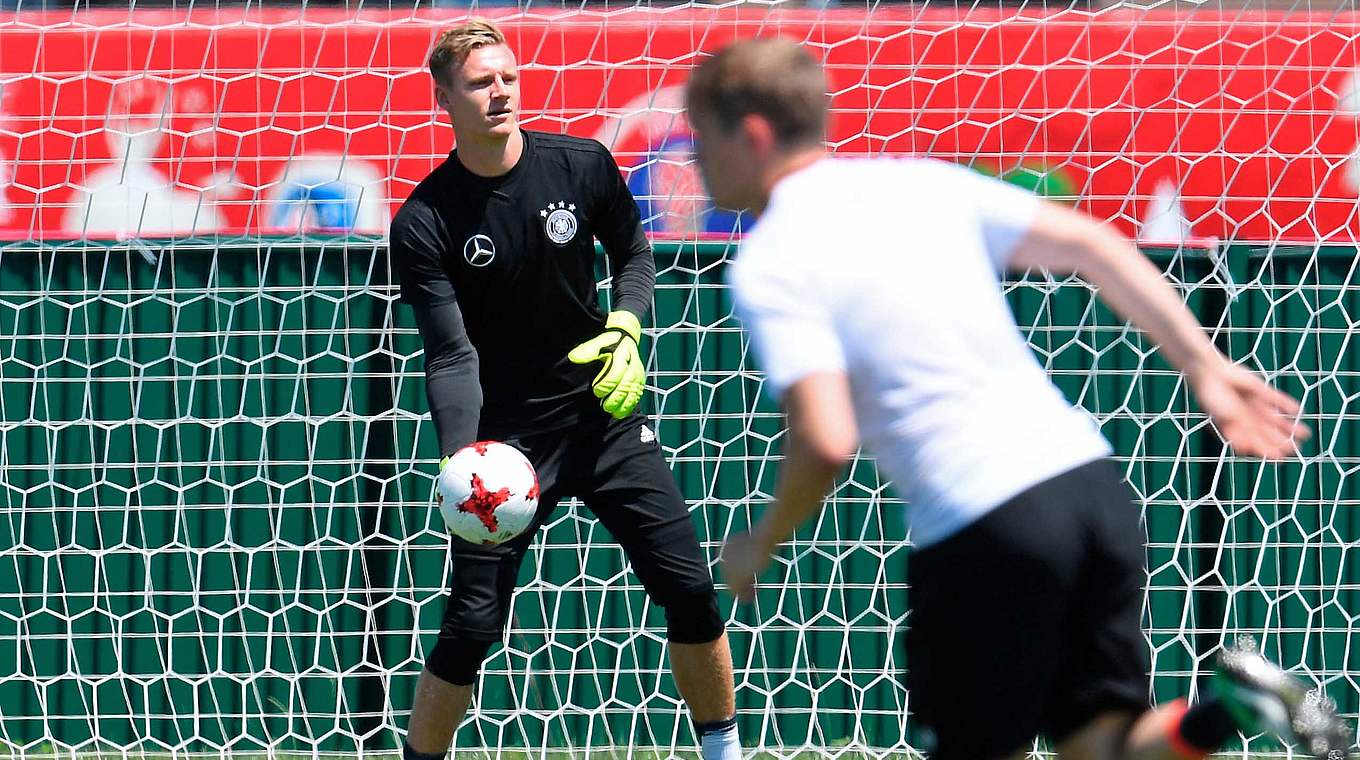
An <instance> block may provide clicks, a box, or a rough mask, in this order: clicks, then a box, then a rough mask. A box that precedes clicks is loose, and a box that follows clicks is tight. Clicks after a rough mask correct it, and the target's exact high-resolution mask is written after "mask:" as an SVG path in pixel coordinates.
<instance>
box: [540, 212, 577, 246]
mask: <svg viewBox="0 0 1360 760" xmlns="http://www.w3.org/2000/svg"><path fill="white" fill-rule="evenodd" d="M575 212H576V204H575V203H567V202H566V201H558V202H556V203H549V204H548V207H547V208H545V209H543V210H541V211H539V212H538V215H539V216H541V217H543V231H544V232H546V233H548V239H549V240H551V241H553V243H554V244H555V245H566V244H567V243H570V242H571V239H572V238H574V237H576V213H575Z"/></svg>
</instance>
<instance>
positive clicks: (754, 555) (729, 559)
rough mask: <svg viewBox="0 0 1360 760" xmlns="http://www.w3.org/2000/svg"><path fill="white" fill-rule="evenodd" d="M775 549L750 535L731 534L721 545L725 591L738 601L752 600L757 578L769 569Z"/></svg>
mask: <svg viewBox="0 0 1360 760" xmlns="http://www.w3.org/2000/svg"><path fill="white" fill-rule="evenodd" d="M773 552H774V547H772V546H770V545H769V544H768V543H766V542H765V541H762V540H761V539H760V538H758V537H757V536H756V535H754V534H751V533H734V534H732V535H731V536H728V537H727V540H726V541H724V542H723V548H722V574H723V581H724V582H726V583H727V590H728V591H731V592H732V595H733V596H735V597H736V598H737V599H738V600H740V601H743V602H749V601H751V599H752V598H754V597H755V593H756V578H757V577H758V576H759V575H760V574H761V573H763V572H765V568H767V567H769V566H770V556H771V554H772V553H773Z"/></svg>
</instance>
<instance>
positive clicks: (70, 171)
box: [0, 6, 1360, 242]
mask: <svg viewBox="0 0 1360 760" xmlns="http://www.w3.org/2000/svg"><path fill="white" fill-rule="evenodd" d="M458 20H459V19H458V17H456V16H454V15H451V14H450V13H448V12H445V13H443V15H439V14H438V13H430V14H426V13H423V12H422V13H414V14H412V13H406V14H402V13H394V12H382V13H370V12H367V11H364V12H358V13H356V12H346V11H342V10H321V11H316V10H306V11H296V10H279V9H271V10H258V9H252V10H242V9H235V10H228V9H223V10H217V9H209V10H206V11H198V10H195V11H190V12H179V11H150V12H143V11H137V12H135V13H129V12H126V11H123V12H109V11H92V12H80V13H74V14H73V13H72V12H70V11H67V12H65V13H64V14H63V13H60V12H49V13H38V14H27V13H25V14H18V15H11V16H8V17H0V235H3V236H4V237H7V238H21V239H22V238H37V239H54V238H69V237H78V236H81V235H89V236H109V235H128V234H134V233H139V234H143V235H162V234H187V233H191V232H192V233H197V234H213V233H219V232H221V233H239V232H252V233H254V232H279V231H297V230H298V229H299V228H301V227H307V228H317V227H323V228H335V227H342V228H344V227H349V228H355V229H360V230H372V231H382V230H383V229H385V227H386V224H387V222H388V220H389V219H390V218H391V214H392V213H393V212H394V211H395V209H396V207H397V206H398V205H399V204H400V201H401V199H402V198H404V197H405V196H406V194H407V193H408V192H409V191H410V188H411V187H412V186H413V185H414V184H415V183H416V182H418V181H419V180H420V179H421V178H422V177H423V176H424V175H425V174H426V173H427V172H428V171H429V170H430V169H431V168H432V167H433V166H434V165H435V164H436V163H437V162H438V161H441V160H443V158H444V156H445V155H446V154H447V151H448V150H449V148H450V147H451V146H452V144H453V139H454V136H453V133H452V130H451V129H450V128H449V127H448V126H447V123H446V119H445V118H444V117H443V116H442V115H440V116H439V118H436V114H435V105H434V100H433V97H432V93H431V85H430V80H429V77H428V75H427V74H426V72H425V71H424V68H423V64H424V58H425V55H426V53H427V51H428V49H429V47H430V45H431V42H432V41H433V39H434V37H435V35H436V34H437V33H438V32H439V30H441V29H442V28H445V27H447V26H449V25H451V24H453V23H456V22H457V21H458ZM1357 21H1360V15H1357V14H1341V15H1337V14H1317V15H1310V14H1306V13H1292V14H1278V13H1254V14H1249V13H1241V12H1232V13H1224V14H1214V13H1194V14H1189V15H1186V14H1178V13H1175V12H1171V11H1131V10H1114V11H1100V12H1074V11H1066V12H1060V13H1048V14H1042V13H1037V12H1031V11H1017V10H1015V9H979V10H972V11H959V12H955V11H934V10H920V9H901V10H892V11H883V12H876V13H872V14H867V15H866V14H865V13H864V12H862V11H820V12H818V11H809V10H790V11H783V10H769V9H765V8H759V7H746V6H743V7H736V8H727V9H720V10H719V9H713V10H704V9H694V8H677V9H671V10H630V11H624V12H618V11H614V12H603V11H601V12H593V11H574V12H571V13H563V14H561V15H557V16H542V15H532V16H510V17H506V18H505V19H503V23H504V26H505V28H506V30H507V33H508V35H509V37H510V40H511V43H512V46H513V47H514V48H515V50H516V51H517V52H518V55H519V58H520V61H521V64H522V66H523V77H522V82H523V100H524V111H525V113H524V123H525V125H526V126H527V127H529V128H532V129H541V130H548V131H565V132H570V133H572V134H577V135H582V136H593V137H597V138H599V139H601V140H602V141H604V142H605V143H606V144H608V145H610V146H611V147H612V148H613V149H614V151H615V153H616V155H617V156H618V158H619V161H620V164H621V165H623V166H624V167H625V170H626V171H628V172H629V173H630V182H631V183H632V185H633V186H634V190H635V193H636V194H637V195H638V196H639V197H640V200H641V202H642V204H643V205H644V207H645V209H646V210H647V212H648V215H649V216H650V217H652V229H653V231H655V232H669V233H676V234H686V233H689V232H693V231H694V230H696V229H698V230H702V229H709V230H714V229H719V228H721V227H722V226H723V225H726V224H730V217H723V216H721V215H713V216H710V215H708V214H707V211H706V208H705V206H704V205H703V203H702V201H701V200H700V199H699V198H698V196H699V194H700V187H699V184H698V181H697V178H696V176H695V173H694V170H693V168H692V166H690V165H688V163H687V158H688V147H687V146H688V143H687V137H686V126H685V123H684V119H683V114H682V113H681V110H680V108H679V106H680V102H679V93H680V87H682V86H683V84H684V81H685V77H686V75H687V72H688V70H689V67H690V66H691V65H692V64H693V63H694V61H695V60H696V57H697V55H698V54H699V52H700V51H703V50H712V49H714V48H716V47H717V46H720V45H721V44H722V43H723V42H725V41H727V40H730V39H733V38H736V37H743V36H753V35H773V34H781V35H785V36H790V37H794V38H796V39H799V40H803V41H805V42H806V43H807V45H808V47H809V49H811V50H813V51H815V52H816V53H817V54H819V55H820V56H821V57H822V58H823V59H824V60H825V61H826V63H827V65H828V71H829V74H830V79H831V82H832V88H833V94H834V97H833V108H834V117H833V124H832V134H831V135H830V137H831V142H832V145H833V146H834V147H835V150H836V151H837V152H838V153H842V154H875V155H877V154H883V153H890V154H930V155H935V156H938V157H941V158H945V159H948V160H952V161H961V162H966V163H970V164H973V165H975V166H977V167H978V168H980V169H982V170H986V171H992V172H997V173H1001V174H1003V175H1007V176H1010V177H1014V178H1017V179H1018V180H1026V179H1027V180H1030V181H1031V183H1037V184H1038V185H1040V186H1041V188H1042V189H1043V190H1044V191H1045V192H1049V193H1051V194H1057V195H1060V196H1065V197H1071V198H1073V199H1075V200H1076V201H1077V202H1079V203H1080V204H1081V206H1082V207H1083V208H1086V209H1087V210H1089V211H1090V212H1091V213H1093V214H1095V215H1096V216H1099V217H1101V218H1105V219H1110V220H1113V221H1115V222H1116V223H1118V224H1119V225H1120V226H1121V227H1122V228H1123V229H1124V230H1125V231H1127V232H1130V233H1142V234H1144V235H1146V236H1151V237H1166V236H1174V235H1187V236H1195V237H1218V238H1223V239H1235V240H1291V241H1321V240H1328V241H1334V242H1343V241H1351V240H1354V239H1355V238H1356V236H1357V235H1360V224H1357V220H1356V213H1355V210H1356V200H1357V187H1358V186H1360V171H1357V167H1356V158H1355V156H1356V153H1357V142H1360V140H1358V139H1357V135H1358V134H1360V127H1358V124H1360V86H1357V84H1356V80H1355V74H1354V69H1355V67H1356V58H1357V56H1356V44H1357V27H1358V26H1360V24H1357Z"/></svg>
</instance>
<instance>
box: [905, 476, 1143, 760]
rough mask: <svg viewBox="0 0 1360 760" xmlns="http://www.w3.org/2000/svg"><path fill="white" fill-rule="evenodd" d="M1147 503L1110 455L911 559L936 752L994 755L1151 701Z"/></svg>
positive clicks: (926, 720) (922, 704)
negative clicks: (1137, 499)
mask: <svg viewBox="0 0 1360 760" xmlns="http://www.w3.org/2000/svg"><path fill="white" fill-rule="evenodd" d="M1144 563H1145V554H1144V550H1143V529H1142V527H1141V525H1140V523H1139V517H1138V508H1137V507H1136V506H1134V504H1133V503H1131V500H1130V494H1129V491H1128V489H1127V487H1126V486H1125V485H1124V483H1123V481H1122V478H1121V477H1120V474H1119V471H1118V469H1117V468H1116V467H1115V465H1114V464H1113V463H1112V462H1110V461H1109V460H1099V461H1095V462H1091V463H1089V464H1086V465H1082V466H1081V467H1078V468H1076V469H1074V470H1071V471H1069V472H1067V473H1064V474H1063V475H1059V476H1057V477H1055V478H1053V479H1051V480H1048V481H1045V482H1043V483H1040V484H1038V485H1036V486H1034V487H1033V488H1030V489H1029V490H1027V491H1025V492H1024V493H1021V494H1020V495H1018V496H1016V497H1015V498H1013V499H1011V500H1010V501H1007V502H1006V503H1005V504H1004V505H1002V506H1001V507H999V508H997V509H996V510H995V511H993V512H991V513H989V514H987V515H986V516H984V517H983V518H981V519H980V520H978V521H977V522H975V523H973V524H971V525H969V526H968V527H967V528H965V529H963V530H962V531H960V532H959V533H957V534H955V535H953V536H950V537H949V538H947V539H945V540H943V541H941V542H940V543H938V544H934V545H932V546H928V547H926V548H924V549H922V550H920V551H917V552H914V553H913V554H912V555H911V556H910V557H909V559H908V572H907V579H908V582H909V584H910V590H909V592H908V593H909V595H910V601H911V614H910V616H909V617H908V620H907V622H908V625H909V629H908V633H907V670H908V672H907V685H908V687H909V689H910V706H911V709H913V710H914V711H915V712H916V714H917V717H918V718H919V720H920V722H921V724H922V725H924V726H925V727H927V728H929V729H930V731H931V732H932V733H933V734H934V737H935V747H934V751H933V752H931V753H930V755H931V757H932V758H934V760H995V759H996V758H1001V757H1005V756H1007V755H1009V754H1011V753H1012V752H1015V751H1016V750H1019V749H1024V748H1028V747H1029V743H1030V742H1031V741H1032V739H1033V738H1034V737H1035V736H1036V735H1039V734H1043V735H1045V736H1046V737H1048V738H1049V740H1050V741H1052V742H1054V743H1058V742H1061V741H1062V740H1063V739H1065V738H1067V737H1068V736H1069V735H1070V734H1071V733H1072V732H1074V731H1075V730H1076V729H1078V728H1081V727H1082V726H1084V725H1085V724H1086V723H1088V722H1089V721H1090V720H1091V719H1092V718H1095V717H1096V716H1098V715H1100V714H1101V713H1104V712H1108V711H1111V710H1117V711H1118V710H1123V711H1131V712H1135V713H1136V712H1142V711H1143V710H1146V709H1147V708H1148V706H1149V683H1148V675H1147V672H1148V662H1147V658H1148V654H1147V644H1146V643H1145V641H1144V639H1143V633H1142V628H1141V626H1140V621H1141V617H1142V608H1143V585H1144V583H1145V579H1146V573H1145V570H1144V566H1145V564H1144Z"/></svg>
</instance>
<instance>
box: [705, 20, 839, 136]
mask: <svg viewBox="0 0 1360 760" xmlns="http://www.w3.org/2000/svg"><path fill="white" fill-rule="evenodd" d="M685 101H686V103H687V104H688V106H689V110H690V113H691V114H693V115H695V116H698V117H699V118H703V119H712V120H714V121H716V122H717V124H718V126H719V127H721V128H722V129H724V130H731V129H732V128H734V127H735V126H736V124H737V122H739V121H741V119H742V118H743V117H745V116H747V115H749V114H758V115H760V116H763V117H765V118H766V119H768V120H769V122H770V125H771V126H772V127H774V131H775V134H776V135H777V136H778V137H779V139H780V141H781V142H782V143H784V144H785V145H803V144H817V145H820V144H821V143H822V141H823V140H825V139H826V122H827V107H828V104H829V99H828V98H827V94H826V73H825V72H824V71H823V70H822V65H821V63H819V62H818V61H817V59H816V58H813V57H812V55H810V54H809V53H808V52H807V51H806V50H804V49H803V47H802V46H801V45H799V44H798V43H796V42H794V41H793V40H789V39H783V38H778V37H776V38H769V39H751V40H741V41H739V42H734V43H732V44H731V45H728V46H727V47H725V48H723V49H722V50H720V51H719V52H718V53H717V54H716V55H714V56H713V57H711V58H709V59H708V60H706V61H704V62H703V63H702V64H700V65H699V67H698V68H696V69H695V70H694V73H692V74H691V75H690V78H689V84H688V85H687V86H686V88H685Z"/></svg>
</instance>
